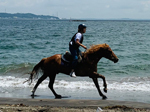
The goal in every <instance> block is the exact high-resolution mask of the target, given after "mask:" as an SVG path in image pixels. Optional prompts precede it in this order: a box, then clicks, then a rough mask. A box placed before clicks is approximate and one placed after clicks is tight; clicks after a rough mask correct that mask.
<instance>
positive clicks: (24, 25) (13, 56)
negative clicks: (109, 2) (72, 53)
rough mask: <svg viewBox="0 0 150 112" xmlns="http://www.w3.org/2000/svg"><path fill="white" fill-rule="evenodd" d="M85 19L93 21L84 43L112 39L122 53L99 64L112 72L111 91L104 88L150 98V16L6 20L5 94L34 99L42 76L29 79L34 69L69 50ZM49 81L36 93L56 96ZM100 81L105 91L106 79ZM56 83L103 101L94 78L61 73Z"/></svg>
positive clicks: (0, 32)
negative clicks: (75, 76) (36, 86)
mask: <svg viewBox="0 0 150 112" xmlns="http://www.w3.org/2000/svg"><path fill="white" fill-rule="evenodd" d="M81 23H84V24H86V26H87V31H86V33H85V34H84V42H83V44H84V45H86V46H87V47H88V48H90V45H95V44H102V43H107V44H108V45H109V46H110V47H111V49H112V50H113V51H114V53H115V54H116V55H117V56H118V58H119V62H118V63H113V62H112V61H110V60H107V59H105V58H103V59H101V60H100V62H99V63H98V73H100V74H102V75H104V76H105V77H106V81H107V84H108V93H104V94H105V95H106V96H107V97H108V99H109V100H122V101H137V102H145V103H150V94H149V92H150V21H144V20H143V21H138V20H130V21H129V20H128V21H125V20H100V21H98V20H97V21H84V22H79V21H78V22H73V21H67V20H65V21H63V20H55V21H54V20H53V21H52V20H17V19H0V96H1V97H15V98H31V97H30V95H31V92H30V90H31V89H32V88H33V87H34V85H35V84H36V82H37V80H34V82H33V83H32V84H31V85H29V84H28V83H23V82H24V81H25V80H27V79H28V77H29V74H28V73H29V72H31V71H32V69H33V67H34V66H35V65H36V64H37V63H38V62H39V61H40V60H41V59H42V58H45V57H49V56H52V55H54V54H63V53H65V52H66V51H69V48H68V43H69V41H70V39H71V38H72V36H73V35H74V34H75V33H76V32H77V27H78V25H79V24H81ZM80 49H81V50H82V51H84V49H83V48H80ZM39 77H40V74H39ZM48 83H49V79H48V78H47V79H46V80H45V81H43V83H42V84H41V85H40V86H39V88H38V89H37V91H36V93H35V94H36V95H37V97H35V98H46V99H54V95H53V94H52V92H51V91H50V90H49V88H48ZM99 84H100V86H101V90H102V91H103V83H102V80H101V79H99ZM54 88H55V89H56V91H57V93H59V94H61V95H63V96H71V97H69V98H71V99H96V100H101V97H100V96H99V94H98V92H97V89H96V87H95V86H94V83H93V82H92V80H91V79H90V78H88V77H77V78H71V77H69V76H67V75H64V74H58V75H57V77H56V81H55V84H54Z"/></svg>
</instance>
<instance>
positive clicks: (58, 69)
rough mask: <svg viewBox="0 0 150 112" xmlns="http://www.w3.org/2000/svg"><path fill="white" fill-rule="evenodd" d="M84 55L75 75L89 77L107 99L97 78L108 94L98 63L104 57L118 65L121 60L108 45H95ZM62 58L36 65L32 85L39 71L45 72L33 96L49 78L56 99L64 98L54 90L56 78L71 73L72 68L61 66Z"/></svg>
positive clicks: (46, 59) (49, 59)
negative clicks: (98, 70) (98, 69)
mask: <svg viewBox="0 0 150 112" xmlns="http://www.w3.org/2000/svg"><path fill="white" fill-rule="evenodd" d="M82 55H83V61H82V62H81V63H79V64H78V66H77V67H76V69H75V74H76V75H77V76H81V77H84V76H88V77H90V78H92V79H93V82H94V83H95V86H96V88H97V90H98V92H99V95H100V96H102V98H103V99H106V98H107V97H106V96H105V95H104V94H103V93H102V92H101V90H100V87H99V84H98V79H97V78H102V80H103V86H104V92H107V84H106V81H105V77H104V76H103V75H101V74H98V73H97V63H98V62H99V60H100V59H101V58H102V57H105V58H107V59H109V60H111V61H113V62H114V63H117V62H118V60H119V59H118V57H117V56H116V55H115V54H114V52H113V51H112V50H111V48H110V47H109V45H107V44H98V45H93V46H91V48H90V49H88V50H87V51H86V52H85V53H82ZM61 57H62V55H61V54H56V55H53V56H51V57H48V58H43V59H42V60H41V61H40V62H39V63H38V64H37V65H35V67H34V68H33V70H32V72H31V74H30V77H29V80H31V83H32V79H33V78H34V77H35V76H36V75H37V73H38V70H39V69H41V70H42V71H43V75H42V76H41V77H40V78H39V79H38V82H37V83H36V85H35V86H34V88H33V90H32V96H34V93H35V91H36V89H37V87H38V86H39V84H40V83H41V82H42V81H43V80H45V79H46V78H47V77H49V79H50V82H49V85H48V86H49V88H50V89H51V91H52V92H53V94H54V95H55V98H61V97H62V96H61V95H58V94H57V93H56V92H55V90H54V88H53V84H54V81H55V77H56V74H58V73H64V74H66V75H69V74H70V72H71V68H70V67H66V66H63V65H61ZM29 80H28V81H29Z"/></svg>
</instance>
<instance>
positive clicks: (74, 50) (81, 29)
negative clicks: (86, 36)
mask: <svg viewBox="0 0 150 112" xmlns="http://www.w3.org/2000/svg"><path fill="white" fill-rule="evenodd" d="M85 32H86V26H85V25H84V24H80V25H79V26H78V32H77V33H76V34H75V35H74V36H73V37H72V39H71V41H70V42H69V50H70V52H71V55H72V56H73V62H72V70H71V73H70V76H71V77H76V75H75V72H74V69H75V67H76V66H77V63H78V55H79V54H81V51H80V49H79V47H80V46H81V47H83V48H84V49H87V47H86V46H84V45H83V44H82V42H83V33H85Z"/></svg>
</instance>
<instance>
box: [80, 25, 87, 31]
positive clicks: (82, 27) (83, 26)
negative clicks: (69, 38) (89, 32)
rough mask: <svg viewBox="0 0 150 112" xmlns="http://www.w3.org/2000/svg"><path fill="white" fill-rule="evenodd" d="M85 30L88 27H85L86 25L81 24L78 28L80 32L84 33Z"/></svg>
mask: <svg viewBox="0 0 150 112" xmlns="http://www.w3.org/2000/svg"><path fill="white" fill-rule="evenodd" d="M84 28H86V25H85V24H80V25H79V26H78V29H79V30H80V31H82V30H83V29H84Z"/></svg>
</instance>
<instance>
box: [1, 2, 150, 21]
mask: <svg viewBox="0 0 150 112" xmlns="http://www.w3.org/2000/svg"><path fill="white" fill-rule="evenodd" d="M5 9H6V11H7V12H9V13H16V12H20V13H27V12H29V13H35V14H44V15H55V16H56V15H57V14H58V15H59V17H62V18H70V17H72V18H150V15H149V13H148V11H150V0H90V1H87V0H80V1H79V0H0V11H1V12H3V11H5Z"/></svg>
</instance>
